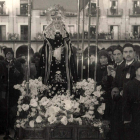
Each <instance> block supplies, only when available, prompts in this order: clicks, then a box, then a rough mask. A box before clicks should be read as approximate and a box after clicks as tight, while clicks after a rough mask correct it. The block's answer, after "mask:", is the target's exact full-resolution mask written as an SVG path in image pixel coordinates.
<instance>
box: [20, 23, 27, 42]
mask: <svg viewBox="0 0 140 140" xmlns="http://www.w3.org/2000/svg"><path fill="white" fill-rule="evenodd" d="M21 40H28V25H21Z"/></svg>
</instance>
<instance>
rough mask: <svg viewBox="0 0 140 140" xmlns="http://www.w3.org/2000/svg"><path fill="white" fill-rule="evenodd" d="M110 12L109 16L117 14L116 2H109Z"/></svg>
mask: <svg viewBox="0 0 140 140" xmlns="http://www.w3.org/2000/svg"><path fill="white" fill-rule="evenodd" d="M110 3H111V4H110V11H111V14H112V15H114V14H116V13H117V9H118V8H117V1H111V2H110Z"/></svg>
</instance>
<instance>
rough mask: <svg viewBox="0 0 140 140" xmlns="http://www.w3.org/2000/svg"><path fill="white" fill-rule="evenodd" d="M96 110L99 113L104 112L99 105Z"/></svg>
mask: <svg viewBox="0 0 140 140" xmlns="http://www.w3.org/2000/svg"><path fill="white" fill-rule="evenodd" d="M97 111H98V112H99V113H100V114H101V115H103V114H104V109H103V108H102V107H101V106H99V107H98V108H97Z"/></svg>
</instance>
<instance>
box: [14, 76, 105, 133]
mask: <svg viewBox="0 0 140 140" xmlns="http://www.w3.org/2000/svg"><path fill="white" fill-rule="evenodd" d="M14 88H15V89H18V90H20V92H21V96H20V97H19V100H18V106H17V107H18V111H17V120H16V127H18V128H19V127H23V128H24V127H28V126H29V127H45V126H47V125H53V124H54V125H57V124H60V123H61V124H63V125H67V124H79V125H89V124H91V125H93V126H95V127H99V128H100V129H99V130H100V132H102V121H101V118H102V117H101V116H102V115H103V114H104V110H105V104H104V103H102V100H103V98H102V94H103V91H101V87H100V86H99V87H97V89H96V90H95V82H94V81H93V80H92V79H88V80H83V81H81V82H77V83H76V85H75V86H74V87H73V89H74V91H75V92H76V95H70V92H69V91H67V92H66V93H65V94H59V95H58V94H57V95H55V96H54V97H53V98H47V97H45V96H44V93H43V92H45V91H47V92H48V91H49V88H48V87H47V86H46V85H44V84H42V79H41V78H39V79H35V80H32V79H31V80H29V94H27V93H26V90H27V86H26V82H25V81H23V83H22V84H18V85H15V86H14ZM76 96H77V97H78V96H79V97H80V98H77V97H76Z"/></svg>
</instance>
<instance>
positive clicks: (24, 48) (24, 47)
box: [16, 45, 34, 57]
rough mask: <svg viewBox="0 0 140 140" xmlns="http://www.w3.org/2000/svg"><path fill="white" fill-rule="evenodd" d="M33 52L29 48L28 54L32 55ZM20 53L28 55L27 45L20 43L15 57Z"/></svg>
mask: <svg viewBox="0 0 140 140" xmlns="http://www.w3.org/2000/svg"><path fill="white" fill-rule="evenodd" d="M33 54H34V51H33V49H32V48H31V49H30V56H33ZM20 55H25V56H27V55H28V46H27V45H21V46H19V47H18V48H17V50H16V57H19V56H20Z"/></svg>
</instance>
